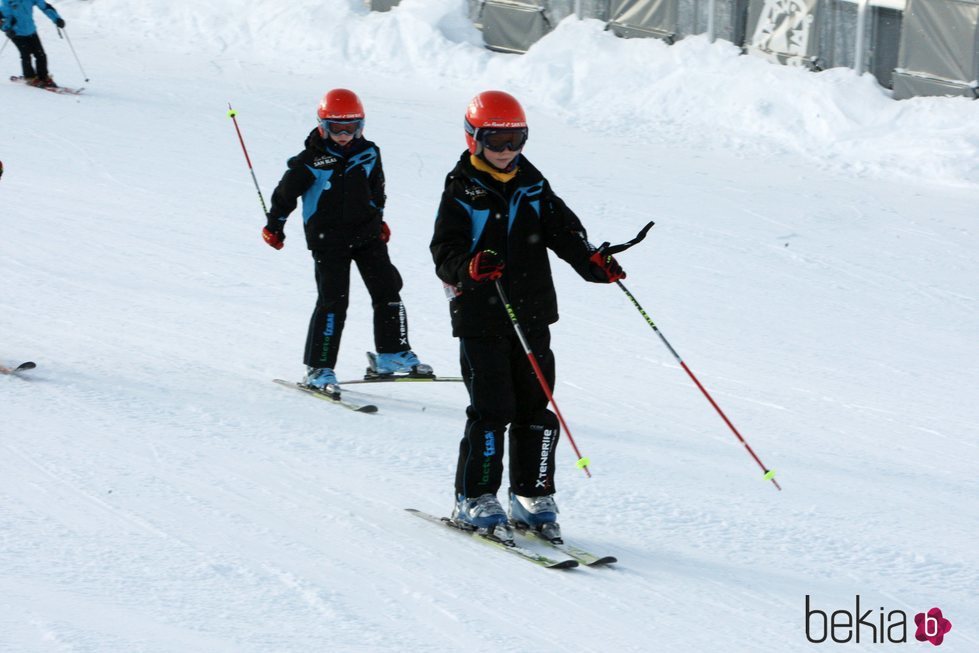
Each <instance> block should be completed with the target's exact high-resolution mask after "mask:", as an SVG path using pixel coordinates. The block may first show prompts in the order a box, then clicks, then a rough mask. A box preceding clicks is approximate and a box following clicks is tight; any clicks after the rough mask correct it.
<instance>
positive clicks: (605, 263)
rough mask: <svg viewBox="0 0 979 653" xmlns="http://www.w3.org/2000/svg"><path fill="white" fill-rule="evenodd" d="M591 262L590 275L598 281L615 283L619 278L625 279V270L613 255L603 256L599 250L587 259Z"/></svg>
mask: <svg viewBox="0 0 979 653" xmlns="http://www.w3.org/2000/svg"><path fill="white" fill-rule="evenodd" d="M588 260H589V261H590V262H591V276H592V278H593V279H595V281H598V282H600V283H615V282H616V281H619V280H620V279H625V271H624V270H623V269H622V266H621V265H619V262H618V261H616V260H615V257H613V256H604V255H602V253H601V252H595V253H594V254H592V255H591V258H590V259H588Z"/></svg>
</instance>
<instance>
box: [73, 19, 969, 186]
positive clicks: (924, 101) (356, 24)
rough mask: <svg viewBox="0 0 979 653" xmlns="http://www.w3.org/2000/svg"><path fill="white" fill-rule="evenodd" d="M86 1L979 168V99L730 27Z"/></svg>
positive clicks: (233, 33) (838, 156) (601, 111)
mask: <svg viewBox="0 0 979 653" xmlns="http://www.w3.org/2000/svg"><path fill="white" fill-rule="evenodd" d="M72 11H74V12H77V13H80V14H82V15H83V16H84V19H85V20H87V21H89V24H88V25H87V26H86V29H88V30H90V31H96V32H98V31H103V30H105V31H109V30H117V29H118V28H119V16H126V22H125V24H126V26H127V28H128V29H129V31H130V33H131V34H133V35H134V36H136V37H138V38H140V39H145V40H158V41H160V42H161V44H162V43H164V42H165V43H166V46H167V47H168V48H172V49H175V50H177V51H179V52H191V53H192V52H197V53H200V54H203V55H204V56H206V57H209V58H219V57H233V58H236V59H243V60H247V59H255V60H265V61H282V60H291V61H295V62H296V66H301V67H303V68H306V69H320V68H321V69H323V70H324V71H325V72H326V73H327V74H329V73H330V71H335V70H340V69H342V70H344V71H347V72H349V71H350V70H351V69H354V70H357V69H360V70H370V71H375V72H383V73H395V74H399V75H403V76H406V77H408V78H411V77H417V78H420V79H424V80H426V81H427V82H429V83H431V81H432V80H436V81H441V83H443V84H444V85H458V84H459V83H460V82H465V83H466V84H467V85H472V84H474V82H478V83H479V85H481V86H484V87H501V88H507V89H509V90H512V91H514V92H517V93H519V94H520V95H521V97H523V98H525V100H526V102H527V103H528V105H529V106H531V107H534V106H536V107H538V108H540V110H541V111H545V112H547V113H549V114H554V113H559V114H560V115H563V116H565V117H566V119H567V120H568V121H569V122H570V123H571V124H577V125H580V126H582V127H584V128H589V129H603V130H610V131H614V132H615V134H616V135H617V136H622V137H625V138H628V139H630V140H632V141H634V142H638V143H663V144H666V145H673V146H681V147H688V148H697V149H710V148H724V149H727V150H731V151H734V152H738V153H741V154H745V155H751V156H757V155H758V154H778V153H782V152H791V153H801V154H803V155H804V156H805V157H807V158H808V159H810V160H811V161H812V162H813V165H815V166H818V167H820V168H823V169H829V168H836V169H841V170H844V171H846V172H848V173H852V174H856V175H869V176H873V177H891V176H893V177H897V178H902V177H903V178H910V177H914V178H919V179H923V180H928V181H936V182H941V183H947V184H950V185H956V186H974V185H976V184H979V102H972V101H969V100H966V99H963V98H916V99H913V100H909V101H904V102H897V101H894V100H892V99H891V98H890V94H889V91H887V90H886V89H883V88H881V87H880V86H879V85H878V84H877V83H876V81H875V80H874V78H873V77H872V76H871V75H870V74H865V75H863V76H857V75H856V74H855V73H853V71H851V70H849V69H842V68H836V69H831V70H828V71H825V72H822V73H816V74H813V73H810V72H807V71H804V70H801V69H798V68H790V67H783V66H777V65H773V64H771V63H768V62H766V61H763V60H760V59H758V58H755V57H750V56H741V54H740V51H739V50H738V48H736V47H734V46H733V45H732V44H730V43H728V42H726V41H718V42H717V43H714V44H711V43H709V42H708V41H707V39H706V38H705V37H694V38H688V39H685V40H683V41H681V42H679V43H678V44H676V45H673V46H667V45H666V44H665V43H663V42H662V41H658V40H655V39H619V38H617V37H615V36H613V35H612V34H610V33H608V32H606V31H604V25H603V24H602V23H601V22H599V21H595V20H585V21H578V20H575V19H574V18H569V19H566V20H565V21H563V22H562V23H561V24H560V25H558V27H557V28H556V29H555V30H554V32H552V33H551V34H549V35H548V36H546V37H545V38H544V39H542V40H541V41H540V42H538V43H537V44H536V45H534V47H532V48H531V50H530V51H529V52H528V53H527V54H526V55H525V56H519V55H508V54H498V53H492V52H489V51H487V50H485V49H484V48H482V47H481V39H480V34H479V32H478V31H477V30H476V29H475V28H474V27H473V26H472V25H471V23H470V22H469V19H468V17H467V15H466V3H464V2H460V1H459V0H404V2H403V3H402V4H401V5H400V6H398V7H396V8H395V9H394V10H392V11H390V12H386V13H378V12H373V13H372V12H370V11H368V10H367V8H366V7H365V5H364V3H362V2H361V1H360V0H332V1H330V2H323V1H322V0H298V1H296V2H290V3H288V4H287V5H283V3H281V2H276V1H269V0H238V1H232V0H215V1H214V2H211V3H208V5H206V6H205V5H200V4H196V3H195V4H186V3H171V2H163V1H161V0H147V1H146V2H143V3H129V2H123V1H122V0H103V1H102V2H100V3H98V4H90V3H81V2H79V3H75V5H74V6H73V7H72ZM81 29H82V28H81V27H79V31H81ZM284 72H289V71H284Z"/></svg>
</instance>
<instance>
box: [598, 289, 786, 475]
mask: <svg viewBox="0 0 979 653" xmlns="http://www.w3.org/2000/svg"><path fill="white" fill-rule="evenodd" d="M615 283H616V284H617V285H618V286H619V288H621V289H622V292H624V293H625V295H626V297H628V298H629V301H631V302H632V305H633V306H635V307H636V308H637V309H638V310H639V313H640V314H641V315H642V316H643V317H644V318H646V323H647V324H649V326H650V327H652V329H653V331H655V332H656V335H658V336H659V339H660V340H662V341H663V344H664V345H666V348H667V349H669V350H670V353H671V354H673V358H675V359H676V362H678V363H679V364H680V367H682V368H683V371H684V372H686V373H687V375H688V376H690V378H691V380H693V382H694V384H696V386H697V387H698V388H699V389H700V391H701V392H702V393H704V396H705V397H707V401H709V402H710V405H711V406H713V407H714V410H716V411H717V414H718V415H720V416H721V419H723V420H724V423H725V424H727V425H728V428H730V429H731V431H732V432H733V433H734V435H735V436H737V438H738V440H740V441H741V444H743V445H744V448H745V449H746V450H747V451H748V454H749V455H751V457H752V458H754V459H755V462H756V463H758V466H759V467H761V469H762V471H763V472H764V473H765V474H764V476H763V478H764V479H765V480H766V481H771V482H772V483H774V484H775V487H776V488H777V489H778V490H779V491H781V490H782V486H780V485H779V484H778V481H776V480H775V470H774V469H768V468H767V467H765V464H764V463H762V461H761V459H760V458H758V456H757V455H755V452H754V450H753V449H752V448H751V445H749V444H748V443H747V442H746V441H745V439H744V438H743V437H741V434H740V433H739V432H738V429H736V428H735V427H734V424H732V423H731V420H729V419H728V418H727V415H725V414H724V411H723V410H721V407H720V406H718V405H717V402H716V401H714V398H713V397H711V396H710V393H708V392H707V390H706V389H705V388H704V386H703V385H702V384H701V383H700V381H698V380H697V377H696V376H694V375H693V372H691V371H690V368H689V367H687V364H686V363H684V362H683V359H682V358H680V355H679V354H678V353H676V350H675V349H673V347H672V346H671V345H670V343H669V341H667V339H666V337H665V336H664V335H663V334H662V333H660V330H659V329H658V328H656V323H655V322H653V318H651V317H649V315H647V314H646V311H644V310H643V308H642V306H640V305H639V302H638V301H636V298H635V297H633V295H632V293H631V292H629V290H628V289H627V288H626V287H625V286H624V285H623V284H622V282H621V281H616V282H615Z"/></svg>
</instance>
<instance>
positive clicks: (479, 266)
mask: <svg viewBox="0 0 979 653" xmlns="http://www.w3.org/2000/svg"><path fill="white" fill-rule="evenodd" d="M502 276H503V259H502V258H500V255H499V254H497V253H496V252H494V251H493V250H491V249H484V250H483V251H481V252H476V255H475V256H473V257H472V258H471V259H469V278H470V279H472V280H473V281H475V282H477V283H482V282H484V281H496V280H497V279H499V278H500V277H502Z"/></svg>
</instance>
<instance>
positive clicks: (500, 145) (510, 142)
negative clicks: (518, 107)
mask: <svg viewBox="0 0 979 653" xmlns="http://www.w3.org/2000/svg"><path fill="white" fill-rule="evenodd" d="M527 135H528V133H527V128H526V127H523V128H520V129H480V130H479V142H480V143H482V145H483V147H485V148H486V149H487V150H489V151H490V152H504V151H506V150H507V149H509V150H510V151H512V152H519V151H520V150H521V148H523V146H524V144H526V143H527Z"/></svg>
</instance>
